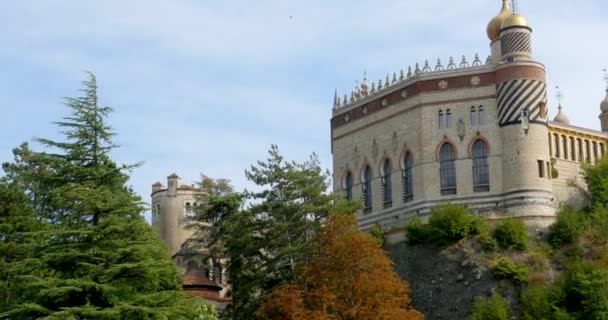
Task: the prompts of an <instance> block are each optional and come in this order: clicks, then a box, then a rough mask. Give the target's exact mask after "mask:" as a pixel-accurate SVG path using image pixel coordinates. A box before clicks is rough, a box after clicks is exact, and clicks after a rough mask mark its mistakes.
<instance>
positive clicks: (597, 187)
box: [583, 157, 608, 206]
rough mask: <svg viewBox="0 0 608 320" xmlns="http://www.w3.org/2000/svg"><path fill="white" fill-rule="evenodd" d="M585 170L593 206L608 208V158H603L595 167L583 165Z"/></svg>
mask: <svg viewBox="0 0 608 320" xmlns="http://www.w3.org/2000/svg"><path fill="white" fill-rule="evenodd" d="M583 170H584V173H585V182H586V183H587V190H588V191H589V194H590V198H591V203H592V205H593V206H597V205H600V206H607V205H608V158H607V157H604V158H602V159H601V160H599V161H597V163H596V164H595V165H583Z"/></svg>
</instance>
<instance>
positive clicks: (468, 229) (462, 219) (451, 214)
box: [429, 204, 484, 245]
mask: <svg viewBox="0 0 608 320" xmlns="http://www.w3.org/2000/svg"><path fill="white" fill-rule="evenodd" d="M429 225H430V234H431V241H433V243H435V244H437V245H447V244H451V243H455V242H457V241H458V240H460V239H463V238H465V237H467V236H469V235H473V234H478V233H480V231H481V228H483V226H484V224H483V221H482V220H481V218H479V217H477V216H474V215H473V214H471V212H470V211H469V210H467V209H466V208H465V207H462V206H457V205H453V204H442V205H439V206H436V207H434V208H433V210H432V211H431V218H430V219H429Z"/></svg>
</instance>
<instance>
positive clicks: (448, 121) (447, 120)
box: [445, 109, 452, 128]
mask: <svg viewBox="0 0 608 320" xmlns="http://www.w3.org/2000/svg"><path fill="white" fill-rule="evenodd" d="M445 127H446V128H451V127H452V111H451V110H450V109H448V110H446V112H445Z"/></svg>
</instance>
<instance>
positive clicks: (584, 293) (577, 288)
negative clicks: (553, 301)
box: [561, 263, 608, 319]
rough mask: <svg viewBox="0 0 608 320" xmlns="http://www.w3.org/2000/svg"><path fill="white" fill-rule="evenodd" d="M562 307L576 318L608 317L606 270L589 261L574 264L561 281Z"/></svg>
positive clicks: (607, 279)
mask: <svg viewBox="0 0 608 320" xmlns="http://www.w3.org/2000/svg"><path fill="white" fill-rule="evenodd" d="M561 289H562V293H563V295H564V296H563V307H564V308H565V309H566V310H567V311H568V312H569V313H571V314H576V315H577V319H608V271H607V270H605V269H603V268H602V267H599V266H597V265H594V264H591V263H578V264H575V265H574V266H573V267H572V268H571V270H570V271H569V272H567V273H566V275H565V278H564V281H563V283H562V288H561Z"/></svg>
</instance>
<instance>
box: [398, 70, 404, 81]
mask: <svg viewBox="0 0 608 320" xmlns="http://www.w3.org/2000/svg"><path fill="white" fill-rule="evenodd" d="M403 80H405V74H404V73H403V69H401V72H399V81H403Z"/></svg>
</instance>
